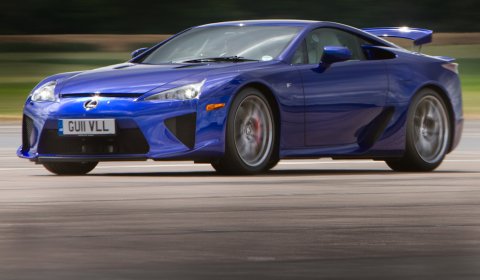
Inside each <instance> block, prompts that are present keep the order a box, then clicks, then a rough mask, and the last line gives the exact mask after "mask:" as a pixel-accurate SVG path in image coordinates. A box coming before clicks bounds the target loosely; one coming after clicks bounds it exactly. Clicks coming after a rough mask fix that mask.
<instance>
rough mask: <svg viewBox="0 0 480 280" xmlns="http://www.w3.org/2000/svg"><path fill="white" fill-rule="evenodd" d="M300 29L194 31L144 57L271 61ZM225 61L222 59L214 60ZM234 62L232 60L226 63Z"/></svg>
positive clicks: (155, 61) (166, 60) (154, 59)
mask: <svg viewBox="0 0 480 280" xmlns="http://www.w3.org/2000/svg"><path fill="white" fill-rule="evenodd" d="M299 29H300V28H298V27H290V26H211V27H200V28H194V29H191V30H189V31H187V32H185V33H183V34H180V35H179V36H177V37H175V38H173V39H172V40H170V41H168V42H167V43H165V44H164V45H162V46H160V47H159V48H158V49H156V50H155V51H153V52H152V53H151V54H149V55H148V56H146V57H145V58H143V60H142V61H141V62H142V63H147V64H161V63H180V62H186V61H198V62H201V61H202V58H222V57H224V58H242V59H244V60H240V59H237V60H235V61H236V62H240V61H251V60H262V61H268V60H272V59H274V58H275V57H277V56H278V55H279V54H280V53H281V52H282V51H283V50H284V49H285V48H286V47H287V45H288V44H289V43H290V41H291V40H292V39H293V38H294V37H295V36H296V35H297V33H298V31H299ZM215 61H222V60H215ZM225 61H232V60H225Z"/></svg>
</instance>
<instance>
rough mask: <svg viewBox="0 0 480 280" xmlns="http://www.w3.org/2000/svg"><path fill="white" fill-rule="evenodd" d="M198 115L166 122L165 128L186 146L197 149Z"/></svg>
mask: <svg viewBox="0 0 480 280" xmlns="http://www.w3.org/2000/svg"><path fill="white" fill-rule="evenodd" d="M196 122H197V114H196V113H192V114H187V115H183V116H178V117H174V118H170V119H167V120H165V126H166V127H167V128H168V130H170V132H171V133H172V134H173V135H175V137H177V139H178V140H179V141H180V142H182V143H183V144H184V145H185V146H187V147H188V148H190V149H193V147H195V130H196Z"/></svg>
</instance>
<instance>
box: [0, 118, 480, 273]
mask: <svg viewBox="0 0 480 280" xmlns="http://www.w3.org/2000/svg"><path fill="white" fill-rule="evenodd" d="M19 143H20V127H19V126H18V125H17V124H16V123H13V124H12V123H10V124H8V123H0V279H2V280H3V279H48V280H52V279H68V280H76V279H79V280H80V279H82V280H84V279H480V172H479V171H480V145H479V144H480V121H469V122H467V123H466V128H465V131H464V137H463V140H462V142H461V144H460V145H461V146H460V147H459V148H458V149H457V150H456V151H455V152H454V153H452V154H450V155H449V156H448V157H447V159H446V161H445V162H444V164H443V165H442V166H441V167H440V168H439V169H438V170H437V171H436V172H432V173H395V172H392V171H390V170H389V169H388V167H387V166H386V165H385V164H384V163H383V162H374V161H367V160H357V161H344V160H342V161H332V160H329V159H321V160H305V161H300V160H291V161H282V162H281V163H280V164H279V165H278V166H277V167H276V168H275V169H274V170H273V171H271V172H270V173H268V174H265V175H259V176H252V177H225V176H219V175H216V174H215V173H214V172H213V169H212V168H211V167H210V166H209V165H195V166H194V165H193V164H192V163H190V162H126V163H101V164H100V165H99V166H98V167H97V169H95V170H94V171H93V172H92V173H91V174H90V175H88V176H83V177H59V176H53V175H50V174H49V173H48V172H47V171H45V170H44V169H43V168H42V167H41V166H38V165H34V164H33V163H31V162H28V161H25V160H21V159H18V158H16V157H15V150H16V148H17V146H18V144H19Z"/></svg>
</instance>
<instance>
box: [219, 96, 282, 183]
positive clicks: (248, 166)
mask: <svg viewBox="0 0 480 280" xmlns="http://www.w3.org/2000/svg"><path fill="white" fill-rule="evenodd" d="M276 138H277V137H276V123H275V117H274V115H273V111H272V108H271V106H270V104H269V102H268V100H267V99H266V98H265V96H264V95H263V94H262V93H261V92H260V91H259V90H257V89H255V88H246V89H243V90H242V91H240V92H239V93H238V94H237V96H236V97H235V99H234V100H233V102H232V105H231V106H230V110H229V112H228V116H227V128H226V135H225V154H224V156H223V157H222V158H218V159H215V160H214V161H213V162H212V163H211V164H212V166H213V168H215V170H216V171H217V172H219V173H222V174H230V175H249V174H258V173H261V172H265V171H267V170H269V169H270V168H272V167H273V166H275V165H276V163H277V162H278V155H276V154H275V151H277V150H278V149H277V148H276V147H277V146H276V143H277V139H276Z"/></svg>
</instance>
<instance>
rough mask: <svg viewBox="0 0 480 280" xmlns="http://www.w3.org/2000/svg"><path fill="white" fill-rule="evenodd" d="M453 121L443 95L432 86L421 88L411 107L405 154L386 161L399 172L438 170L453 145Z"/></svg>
mask: <svg viewBox="0 0 480 280" xmlns="http://www.w3.org/2000/svg"><path fill="white" fill-rule="evenodd" d="M450 123H451V122H450V115H449V111H448V109H447V106H446V105H445V102H444V101H443V99H442V97H441V96H440V95H439V94H438V93H437V92H436V91H434V90H432V89H423V90H421V91H420V92H419V93H418V94H417V95H416V96H415V97H414V98H413V100H412V102H411V104H410V108H409V110H408V116H407V124H406V125H407V131H406V147H405V154H404V156H403V157H402V158H397V159H388V160H386V163H387V165H388V166H389V167H390V168H391V169H393V170H395V171H413V172H426V171H432V170H435V168H437V167H438V166H439V165H440V164H441V163H442V161H443V159H444V158H445V155H446V154H447V152H448V148H449V146H450V141H451V139H450V138H451V133H450V132H451V125H450Z"/></svg>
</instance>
